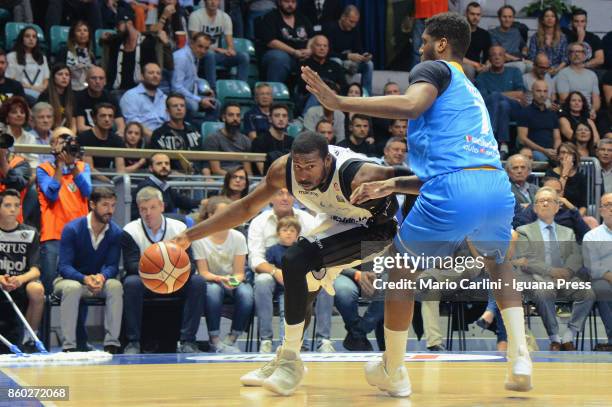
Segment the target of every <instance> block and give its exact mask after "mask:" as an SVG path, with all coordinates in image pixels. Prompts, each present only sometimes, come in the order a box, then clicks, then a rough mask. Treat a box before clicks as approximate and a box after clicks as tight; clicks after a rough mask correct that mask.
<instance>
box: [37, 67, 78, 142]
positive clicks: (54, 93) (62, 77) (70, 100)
mask: <svg viewBox="0 0 612 407" xmlns="http://www.w3.org/2000/svg"><path fill="white" fill-rule="evenodd" d="M51 78H52V82H51V83H50V84H49V87H48V88H47V90H46V91H44V92H43V93H41V94H40V96H39V97H38V101H39V102H48V103H49V104H50V105H51V106H53V127H59V126H64V127H68V128H70V130H72V131H73V132H75V133H76V117H75V115H74V107H75V105H74V92H73V91H72V88H71V87H70V69H69V68H68V66H67V65H66V64H63V63H58V64H55V65H54V66H53V68H51Z"/></svg>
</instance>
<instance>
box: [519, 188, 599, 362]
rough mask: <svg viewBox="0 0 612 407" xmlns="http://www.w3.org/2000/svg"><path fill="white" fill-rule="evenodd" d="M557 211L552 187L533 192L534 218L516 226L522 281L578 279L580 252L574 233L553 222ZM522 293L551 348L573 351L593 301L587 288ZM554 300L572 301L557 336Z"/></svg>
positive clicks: (530, 290) (590, 291)
mask: <svg viewBox="0 0 612 407" xmlns="http://www.w3.org/2000/svg"><path fill="white" fill-rule="evenodd" d="M558 210H559V196H558V195H557V193H556V191H555V190H554V189H552V188H547V187H544V188H541V189H540V190H538V192H537V193H536V197H535V211H536V214H537V216H538V220H537V221H535V222H533V223H530V224H527V225H524V226H520V227H519V228H518V229H517V232H518V234H519V238H518V242H517V246H516V255H517V257H525V258H526V259H527V264H526V265H524V266H522V267H521V271H522V272H521V273H520V274H519V277H518V278H519V279H520V280H522V281H526V282H536V281H547V282H555V281H556V280H566V281H572V282H580V281H581V280H580V279H579V278H578V276H577V272H578V270H579V269H580V268H581V267H582V255H581V253H580V248H579V246H578V244H577V243H576V236H575V235H574V232H573V231H572V230H571V229H569V228H567V227H565V226H561V225H558V224H556V223H555V221H554V218H555V215H556V213H557V212H558ZM526 295H527V297H528V298H530V299H531V301H533V302H534V303H535V305H536V309H537V311H538V314H539V315H540V316H541V317H542V322H543V323H544V327H545V328H546V332H547V334H548V336H549V338H550V342H551V344H550V350H551V351H560V350H564V351H573V350H576V348H575V347H574V340H575V337H576V334H577V333H578V332H580V331H581V330H582V328H583V327H584V322H585V320H586V318H587V317H588V315H589V312H590V311H591V308H592V307H593V303H594V302H595V294H594V293H593V291H592V290H591V289H584V290H572V289H567V288H560V289H556V290H555V289H551V290H532V289H529V290H526ZM557 299H563V300H571V301H573V307H572V315H571V317H570V320H569V322H568V325H567V328H568V329H567V330H566V331H565V332H564V333H563V335H561V336H559V325H558V323H557V315H556V312H555V301H556V300H557Z"/></svg>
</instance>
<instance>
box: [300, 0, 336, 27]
mask: <svg viewBox="0 0 612 407" xmlns="http://www.w3.org/2000/svg"><path fill="white" fill-rule="evenodd" d="M299 10H300V12H301V13H302V14H304V16H306V18H307V19H309V20H310V22H311V23H312V24H313V26H314V27H313V28H314V31H315V32H320V31H321V29H322V26H323V25H324V24H325V23H328V22H331V21H336V20H338V18H340V13H342V0H302V1H301V2H300V8H299Z"/></svg>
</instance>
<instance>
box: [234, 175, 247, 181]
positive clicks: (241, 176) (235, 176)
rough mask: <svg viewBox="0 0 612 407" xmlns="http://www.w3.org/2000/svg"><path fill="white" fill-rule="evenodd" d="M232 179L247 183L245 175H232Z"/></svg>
mask: <svg viewBox="0 0 612 407" xmlns="http://www.w3.org/2000/svg"><path fill="white" fill-rule="evenodd" d="M232 179H238V180H240V181H245V180H246V177H245V176H244V175H232Z"/></svg>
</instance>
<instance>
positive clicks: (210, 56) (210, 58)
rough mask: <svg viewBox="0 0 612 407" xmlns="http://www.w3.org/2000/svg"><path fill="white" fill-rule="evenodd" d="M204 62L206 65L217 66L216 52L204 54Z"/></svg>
mask: <svg viewBox="0 0 612 407" xmlns="http://www.w3.org/2000/svg"><path fill="white" fill-rule="evenodd" d="M202 60H203V62H204V63H205V64H206V63H212V64H216V63H217V58H216V56H215V51H212V50H211V51H208V52H207V53H206V54H204V57H203V58H202Z"/></svg>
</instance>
